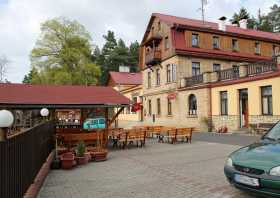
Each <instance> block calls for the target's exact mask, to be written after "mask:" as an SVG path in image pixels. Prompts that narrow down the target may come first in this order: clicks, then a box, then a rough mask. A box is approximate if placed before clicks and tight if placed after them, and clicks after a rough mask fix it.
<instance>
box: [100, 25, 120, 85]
mask: <svg viewBox="0 0 280 198" xmlns="http://www.w3.org/2000/svg"><path fill="white" fill-rule="evenodd" d="M103 38H104V39H105V44H104V46H103V48H102V51H101V54H100V56H99V58H98V60H97V62H98V63H99V64H100V65H101V74H102V75H101V77H100V82H101V84H103V85H104V84H106V82H107V79H108V73H109V71H117V69H116V68H114V66H115V65H114V63H113V61H112V54H113V52H114V50H115V48H116V47H117V40H116V38H115V34H114V32H113V31H110V30H109V31H108V32H107V35H103ZM115 67H116V66H115Z"/></svg>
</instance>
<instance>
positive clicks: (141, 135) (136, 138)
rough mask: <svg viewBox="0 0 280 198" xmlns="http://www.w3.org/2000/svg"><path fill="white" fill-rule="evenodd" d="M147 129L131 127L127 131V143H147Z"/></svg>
mask: <svg viewBox="0 0 280 198" xmlns="http://www.w3.org/2000/svg"><path fill="white" fill-rule="evenodd" d="M145 139H146V131H145V130H142V129H131V130H129V131H128V133H127V144H132V143H134V142H136V144H137V147H138V144H139V143H140V147H142V146H144V145H145Z"/></svg>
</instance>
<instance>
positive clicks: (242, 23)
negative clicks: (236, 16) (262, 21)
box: [239, 19, 248, 29]
mask: <svg viewBox="0 0 280 198" xmlns="http://www.w3.org/2000/svg"><path fill="white" fill-rule="evenodd" d="M247 21H248V20H247V19H241V20H240V21H239V25H240V28H242V29H247Z"/></svg>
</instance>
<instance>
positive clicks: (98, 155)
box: [92, 150, 108, 162]
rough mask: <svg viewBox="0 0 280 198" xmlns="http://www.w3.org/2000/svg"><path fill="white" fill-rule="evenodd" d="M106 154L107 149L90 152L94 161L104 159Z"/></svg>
mask: <svg viewBox="0 0 280 198" xmlns="http://www.w3.org/2000/svg"><path fill="white" fill-rule="evenodd" d="M107 154H108V151H107V150H99V151H94V152H92V155H93V156H94V161H96V162H101V161H106V160H107Z"/></svg>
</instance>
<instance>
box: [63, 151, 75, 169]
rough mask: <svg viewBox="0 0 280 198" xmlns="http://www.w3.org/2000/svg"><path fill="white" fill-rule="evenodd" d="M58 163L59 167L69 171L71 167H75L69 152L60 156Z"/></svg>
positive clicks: (73, 157)
mask: <svg viewBox="0 0 280 198" xmlns="http://www.w3.org/2000/svg"><path fill="white" fill-rule="evenodd" d="M60 161H61V167H62V168H63V169H71V168H72V167H73V166H75V165H76V161H75V156H74V154H73V153H71V152H68V153H64V154H62V155H61V157H60Z"/></svg>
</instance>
